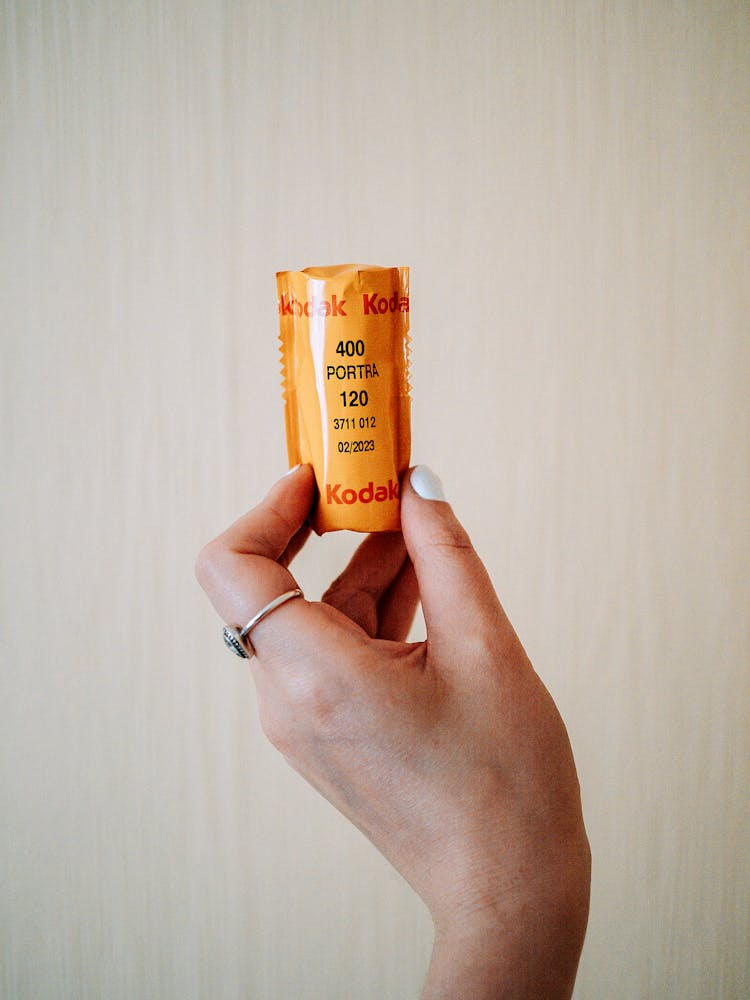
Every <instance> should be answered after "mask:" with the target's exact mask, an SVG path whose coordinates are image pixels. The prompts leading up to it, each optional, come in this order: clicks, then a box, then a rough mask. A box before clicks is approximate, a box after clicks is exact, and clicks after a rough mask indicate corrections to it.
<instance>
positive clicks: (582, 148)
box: [0, 0, 750, 1000]
mask: <svg viewBox="0 0 750 1000" xmlns="http://www.w3.org/2000/svg"><path fill="white" fill-rule="evenodd" d="M1 9H2V25H1V30H2V38H1V39H0V102H1V105H0V116H1V118H0V121H1V127H2V147H1V149H0V157H1V158H0V172H1V173H0V178H1V181H2V198H1V201H0V225H1V226H2V246H1V247H0V255H1V259H0V286H1V287H0V320H1V325H0V335H1V336H2V366H1V370H0V385H1V387H2V404H1V405H2V410H1V413H2V438H3V457H2V465H1V468H2V469H3V476H2V479H3V491H2V497H3V499H2V503H3V508H2V510H3V513H2V519H1V525H0V528H1V530H2V536H3V537H2V549H1V550H0V551H1V552H2V682H1V683H2V692H1V700H0V751H1V755H0V779H1V781H0V796H1V798H0V815H2V822H1V823H0V884H1V891H0V995H2V996H3V997H8V998H13V1000H16V998H19V1000H31V998H35V1000H36V998H39V1000H52V998H75V1000H79V998H80V1000H88V998H106V1000H133V998H136V997H137V998H139V1000H150V998H154V1000H172V998H174V1000H235V998H236V1000H239V998H252V1000H300V998H303V1000H304V998H309V1000H350V998H352V997H356V998H358V1000H403V998H406V997H416V996H417V995H418V992H419V988H420V984H421V982H422V979H423V976H424V973H425V970H426V967H427V963H428V959H429V953H430V946H431V923H430V920H429V915H428V914H427V912H426V910H425V909H424V907H423V906H422V904H421V902H420V901H419V900H418V899H416V898H415V897H414V896H413V895H412V893H411V890H410V889H409V888H408V886H407V885H406V884H405V883H404V882H403V881H402V880H401V878H400V877H399V876H398V875H397V874H396V873H394V872H393V871H392V870H391V869H390V868H389V866H388V865H387V864H386V863H385V862H384V861H383V860H382V859H381V857H380V856H379V855H378V854H376V852H375V851H374V849H373V848H372V847H371V845H370V844H369V843H368V842H367V841H366V840H364V838H363V837H362V835H361V834H360V833H359V832H358V831H356V830H354V829H352V828H350V827H349V826H348V825H347V823H346V821H345V820H343V819H342V818H341V817H340V816H339V815H338V814H337V813H335V812H334V811H333V809H332V808H331V807H330V806H329V805H328V804H327V803H326V802H325V801H323V800H322V799H319V798H318V796H317V793H315V792H314V791H313V790H312V789H310V788H309V787H308V786H306V785H305V784H304V782H303V781H302V779H301V778H299V777H298V776H297V775H296V774H295V773H294V772H293V771H292V770H291V769H290V768H289V767H288V766H287V765H286V763H285V761H284V760H283V758H282V757H280V756H279V755H278V754H277V753H276V751H274V750H273V749H272V748H271V747H270V746H269V745H267V744H266V742H265V740H264V737H263V736H262V734H261V733H260V730H259V726H258V723H257V714H256V707H255V698H254V691H253V689H252V685H251V680H250V676H249V675H248V673H247V671H246V670H243V668H242V665H241V664H240V663H239V661H236V660H234V659H233V658H231V657H230V656H229V655H228V654H227V652H226V650H225V649H224V647H223V645H222V643H221V638H220V634H219V622H218V620H216V618H215V617H214V615H213V612H212V611H211V609H210V607H209V606H208V603H207V601H206V600H205V599H204V597H203V595H202V594H201V593H200V592H199V590H198V587H197V585H196V584H195V582H194V580H193V576H192V565H193V559H194V556H195V553H196V552H197V550H198V549H199V547H200V546H201V544H202V543H203V542H204V541H206V540H207V539H208V538H210V537H212V536H213V535H214V534H215V533H217V532H218V531H219V530H220V529H222V528H223V527H224V526H225V525H226V523H228V521H229V520H230V519H233V518H234V517H236V516H237V515H238V514H239V513H241V512H242V511H243V510H244V509H246V508H247V507H248V506H250V505H251V504H252V503H253V502H255V500H256V499H257V498H258V497H259V496H260V495H261V494H262V493H263V492H264V491H265V489H266V487H267V486H268V485H269V484H270V483H271V482H272V481H273V480H274V479H275V478H276V476H277V475H279V474H280V473H281V472H282V471H283V470H284V468H285V447H284V440H283V417H282V408H281V401H280V393H279V375H278V372H279V365H278V357H277V344H276V329H277V319H276V313H275V286H274V272H275V271H276V270H277V269H280V268H288V267H303V266H306V265H308V264H312V263H337V262H342V261H345V260H357V261H363V262H374V263H396V264H410V265H411V267H412V269H413V271H412V325H413V334H414V354H413V364H414V369H413V383H414V457H415V460H421V461H426V462H429V463H430V464H431V465H432V466H433V467H434V468H435V469H436V470H437V471H438V473H440V474H441V475H442V476H443V479H444V481H445V483H446V487H447V489H448V491H449V495H450V496H451V498H452V499H453V501H454V506H455V508H456V510H457V512H458V513H459V515H460V516H461V517H462V518H463V519H464V521H465V523H466V525H467V527H468V528H469V530H470V532H471V534H472V536H473V538H474V541H475V543H476V545H477V547H478V548H479V550H480V552H481V553H482V554H483V555H484V557H485V560H486V562H487V564H488V567H489V569H490V571H491V573H492V576H493V578H494V580H495V581H496V584H497V587H498V590H499V592H500V594H501V597H502V599H503V601H504V603H505V605H506V608H507V610H508V612H509V614H510V616H511V619H512V620H513V621H514V623H515V624H516V626H517V629H518V631H519V632H520V634H521V636H522V638H523V639H524V641H525V644H526V646H527V648H528V650H529V653H530V655H531V658H532V660H533V661H534V663H535V665H536V667H537V669H538V671H539V672H540V674H541V675H542V677H543V679H544V680H545V682H546V683H547V685H548V686H549V688H550V690H551V691H552V693H553V695H554V696H555V698H556V699H557V701H558V703H559V705H560V708H561V710H562V713H563V716H564V717H565V719H566V720H567V723H568V726H569V730H570V734H571V739H572V742H573V746H574V750H575V752H576V756H577V760H578V764H579V770H580V776H581V781H582V785H583V792H584V804H585V812H586V817H587V823H588V828H589V832H590V836H591V841H592V847H593V853H594V883H593V902H592V913H591V923H590V930H589V934H588V939H587V944H586V947H585V950H584V955H583V959H582V965H581V972H580V977H579V983H578V987H577V993H576V997H577V998H578V1000H600V998H602V997H606V998H608V1000H620V998H622V1000H631V998H675V1000H677V998H679V1000H706V998H709V997H711V998H720V1000H729V998H741V997H747V996H748V995H749V994H750V968H749V964H748V962H749V960H748V948H747V942H748V940H750V913H749V907H750V903H749V901H750V847H749V845H748V831H749V830H750V808H749V806H748V787H749V786H750V752H749V751H750V746H749V741H748V704H749V699H748V695H749V693H750V692H749V687H750V682H749V680H748V677H749V674H748V653H749V652H750V648H749V647H750V643H749V642H748V623H747V610H748V607H749V606H750V593H749V591H748V562H749V561H750V541H749V535H748V511H750V487H749V477H748V467H749V466H748V444H747V430H748V417H749V416H750V414H749V413H748V410H749V406H748V398H749V390H748V369H749V365H748V362H749V361H750V358H749V354H750V320H749V316H750V283H749V281H748V272H749V268H748V265H749V263H750V254H749V250H750V247H749V246H748V242H749V234H750V121H749V118H750V7H748V4H747V3H745V2H743V0H738V2H720V0H717V2H713V3H706V2H698V0H694V2H653V0H643V2H636V0H622V2H618V0H614V2H597V0H571V2H568V3H550V2H544V0H509V2H502V3H490V2H484V3H471V2H470V3H460V2H458V0H442V2H439V3H438V2H429V3H428V2H407V3H396V2H391V0H385V2H380V3H378V4H370V3H363V2H359V0H355V2H344V0H340V2H328V3H325V2H307V3H303V2H297V0H287V2H279V3H257V2H244V3H240V2H236V3H234V2H228V0H225V2H220V0H204V2H200V0H184V2H151V3H149V2H137V0H133V2H126V0H120V2H107V0H103V2H94V0H76V2H73V0H67V2H63V0H61V2H54V0H18V2H15V3H13V2H4V3H2V5H1ZM354 541H355V539H353V538H352V537H350V536H347V535H344V534H342V535H335V536H326V537H324V538H323V539H314V540H313V542H312V543H311V544H310V546H309V548H308V550H306V552H305V553H304V554H303V556H302V557H301V558H300V561H299V571H298V575H299V578H300V580H301V581H302V583H303V585H304V586H305V589H306V590H307V591H308V592H309V593H311V594H314V593H315V592H318V593H320V592H321V591H322V590H323V589H324V587H325V585H326V583H327V581H328V580H330V579H331V577H332V576H334V575H335V574H336V573H337V572H338V570H339V569H340V567H341V565H342V563H343V561H344V560H345V558H346V557H347V555H348V553H349V552H350V551H351V549H352V548H353V545H354ZM418 632H419V629H416V631H415V635H416V634H418Z"/></svg>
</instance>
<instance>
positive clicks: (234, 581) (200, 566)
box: [195, 465, 315, 646]
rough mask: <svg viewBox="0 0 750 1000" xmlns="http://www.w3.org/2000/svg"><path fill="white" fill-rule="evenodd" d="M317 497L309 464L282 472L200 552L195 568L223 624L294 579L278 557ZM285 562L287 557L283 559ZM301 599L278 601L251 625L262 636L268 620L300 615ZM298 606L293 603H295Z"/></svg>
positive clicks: (251, 611)
mask: <svg viewBox="0 0 750 1000" xmlns="http://www.w3.org/2000/svg"><path fill="white" fill-rule="evenodd" d="M314 499H315V477H314V475H313V472H312V469H311V467H310V466H309V465H303V466H300V467H299V468H298V469H294V470H293V471H292V472H291V473H287V475H286V476H284V477H282V478H281V479H280V480H279V481H278V482H277V483H276V485H275V486H273V487H272V489H271V490H270V491H269V493H268V494H267V495H266V496H265V497H264V499H263V500H262V501H261V502H260V503H259V504H258V505H257V506H256V507H254V508H253V509H252V510H250V511H248V513H247V514H243V515H242V517H240V518H238V519H237V520H236V521H235V522H234V524H232V525H230V527H229V528H227V530H226V531H224V532H222V534H220V535H219V536H218V537H217V538H215V539H214V540H213V541H212V542H209V543H208V545H206V546H205V547H204V548H203V549H202V550H201V552H200V554H199V556H198V559H197V561H196V567H195V572H196V576H197V578H198V582H199V583H200V585H201V586H202V587H203V589H204V590H205V592H206V594H207V595H208V597H209V599H210V600H211V603H212V604H213V606H214V608H215V609H216V611H217V612H218V613H219V616H220V617H221V618H222V620H223V621H224V622H225V624H227V625H231V626H233V627H234V628H239V629H241V628H243V627H244V626H245V625H246V624H247V622H248V621H249V620H250V619H251V618H252V617H253V616H254V615H255V614H256V613H257V612H258V611H259V610H260V609H261V608H263V607H265V606H266V605H267V604H268V603H269V602H270V601H272V600H274V598H276V597H278V596H279V595H280V594H283V593H285V592H286V591H288V590H293V589H295V588H296V587H297V582H296V580H295V579H294V577H293V576H292V574H291V573H290V572H289V570H288V569H287V568H286V566H284V565H281V563H280V562H279V561H278V560H280V559H281V560H284V559H285V557H286V556H288V555H289V551H288V550H289V549H290V545H292V547H293V546H294V544H295V543H296V541H297V540H298V539H299V538H300V536H301V535H304V525H305V521H306V519H307V516H308V514H309V511H310V508H311V506H312V504H313V501H314ZM286 561H288V559H287V560H286ZM303 604H305V605H306V602H304V601H303V600H301V599H297V600H294V601H289V602H287V604H284V605H282V606H281V607H280V608H278V609H277V610H276V611H274V612H273V614H272V615H269V616H268V618H267V619H263V621H262V622H260V623H259V624H258V626H257V629H254V630H253V633H252V641H253V646H254V645H255V637H256V634H257V636H258V637H260V636H261V635H262V634H264V633H266V632H267V631H268V630H269V627H270V626H271V624H272V623H275V624H276V625H277V626H278V625H281V624H282V622H283V621H284V620H287V622H291V621H292V620H293V617H294V615H297V616H299V614H300V612H301V610H302V608H301V607H300V606H301V605H303ZM295 606H296V607H295Z"/></svg>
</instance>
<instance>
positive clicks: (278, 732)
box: [258, 707, 294, 755]
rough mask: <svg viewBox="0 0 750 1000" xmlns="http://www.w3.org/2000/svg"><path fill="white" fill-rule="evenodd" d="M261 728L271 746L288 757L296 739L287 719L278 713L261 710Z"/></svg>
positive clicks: (259, 713)
mask: <svg viewBox="0 0 750 1000" xmlns="http://www.w3.org/2000/svg"><path fill="white" fill-rule="evenodd" d="M258 715H259V719H260V728H261V729H262V730H263V733H264V735H265V737H266V739H267V740H268V742H269V743H270V744H271V746H273V747H275V748H276V749H277V750H278V751H279V752H280V753H282V754H284V755H286V754H287V753H289V752H290V751H291V749H292V746H293V744H294V737H293V733H292V730H291V727H290V725H289V722H288V720H287V719H285V718H283V717H282V716H280V715H279V714H278V713H276V712H270V711H268V710H267V709H264V708H262V707H261V708H260V709H259V712H258Z"/></svg>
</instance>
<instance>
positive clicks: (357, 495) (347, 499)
mask: <svg viewBox="0 0 750 1000" xmlns="http://www.w3.org/2000/svg"><path fill="white" fill-rule="evenodd" d="M386 500H398V482H395V483H394V481H393V480H392V479H389V480H388V485H387V486H375V484H374V483H373V482H372V480H370V482H369V483H368V484H367V486H363V487H362V489H361V490H360V491H359V492H357V490H353V489H351V488H350V487H347V489H345V490H342V489H341V483H334V484H331V483H326V503H338V504H342V503H346V504H353V503H357V501H359V503H372V502H373V501H375V503H384V502H385V501H386Z"/></svg>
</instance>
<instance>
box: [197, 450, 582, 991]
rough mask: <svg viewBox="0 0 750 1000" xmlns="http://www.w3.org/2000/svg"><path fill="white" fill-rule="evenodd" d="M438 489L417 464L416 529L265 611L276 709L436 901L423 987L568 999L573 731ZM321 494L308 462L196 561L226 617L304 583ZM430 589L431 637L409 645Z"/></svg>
mask: <svg viewBox="0 0 750 1000" xmlns="http://www.w3.org/2000/svg"><path fill="white" fill-rule="evenodd" d="M415 485H416V486H417V487H418V488H419V489H420V492H421V493H423V494H425V495H426V496H428V497H429V496H432V497H437V498H436V499H424V498H423V497H422V496H420V495H419V493H418V492H417V491H416V490H415V488H414V487H415ZM441 498H442V492H441V487H440V483H439V480H437V479H436V477H434V476H433V475H432V474H431V473H430V472H429V470H426V469H424V467H418V468H417V471H416V472H414V473H412V474H411V478H410V477H409V476H408V475H407V476H406V477H405V480H404V483H403V485H402V501H401V523H402V532H403V534H375V535H370V536H368V537H367V538H365V540H364V541H363V542H362V544H361V545H360V547H359V548H358V549H357V551H356V552H355V554H354V556H353V557H352V559H351V562H350V563H349V565H348V566H347V568H346V569H345V570H344V572H343V573H342V574H341V576H339V577H338V579H337V580H336V581H334V583H333V584H332V585H331V587H330V588H329V590H328V591H327V593H326V594H325V595H324V596H323V599H322V601H321V602H312V601H306V600H302V599H296V600H293V601H290V602H288V603H286V604H284V605H282V606H281V607H280V608H279V609H278V610H276V611H274V612H273V613H272V614H271V615H269V616H268V617H267V618H265V619H264V620H263V621H261V622H260V624H259V625H257V626H256V628H255V629H254V630H253V632H252V634H251V636H250V637H249V639H250V640H251V642H252V646H253V648H254V649H255V651H256V654H257V655H256V657H254V658H251V659H250V661H249V663H250V668H251V670H252V674H253V678H254V681H255V684H256V688H257V697H258V708H259V714H260V721H261V725H262V727H263V730H264V732H265V733H266V735H267V736H268V738H269V740H270V741H271V742H272V743H273V744H274V746H276V747H277V748H278V749H279V750H280V751H281V752H282V753H283V754H284V756H285V757H286V759H287V760H288V761H289V763H290V764H291V765H292V767H294V768H295V769H296V770H297V771H298V772H299V773H300V774H301V775H302V776H303V777H304V778H305V779H306V780H307V781H309V782H310V783H311V784H312V785H313V786H314V787H315V788H317V789H318V790H319V791H320V792H321V793H322V794H323V795H324V796H325V797H326V798H327V799H328V800H329V801H330V802H332V803H333V805H334V806H336V808H337V809H339V810H340V811H341V812H342V813H343V814H344V815H345V816H347V817H348V818H349V819H350V820H351V821H352V822H353V823H355V824H356V825H357V826H358V827H359V829H360V830H362V831H363V832H364V833H365V834H366V836H367V837H369V839H370V840H371V841H372V843H373V844H375V846H376V847H377V848H378V849H379V850H380V851H381V852H382V853H383V854H384V855H385V857H387V858H388V859H389V860H390V861H391V863H392V864H393V865H394V866H395V867H396V868H397V869H398V871H399V872H401V874H402V875H403V876H404V878H406V879H407V881H408V882H409V883H410V884H411V885H412V886H413V888H414V889H415V891H416V892H417V893H419V895H420V896H421V897H422V899H423V900H424V902H425V904H426V905H427V907H428V908H429V910H430V912H431V914H432V917H433V921H434V924H435V946H434V949H433V958H432V963H431V966H430V971H429V973H428V978H427V982H426V984H425V989H424V992H423V997H424V998H427V997H430V998H437V997H452V998H453V997H470V998H472V1000H478V998H481V997H493V998H494V997H506V996H507V997H514V998H518V997H529V998H530V997H534V998H535V1000H542V998H546V997H550V998H552V997H555V998H557V997H569V996H570V993H571V992H572V988H573V982H574V979H575V973H576V968H577V964H578V958H579V955H580V950H581V946H582V943H583V937H584V933H585V928H586V921H587V915H588V899H589V878H590V856H589V848H588V841H587V838H586V832H585V829H584V825H583V818H582V814H581V805H580V795H579V788H578V781H577V777H576V771H575V765H574V762H573V756H572V753H571V749H570V744H569V742H568V737H567V734H566V731H565V726H564V724H563V722H562V719H561V718H560V716H559V714H558V712H557V709H556V708H555V705H554V703H553V701H552V699H551V697H550V695H549V694H548V692H547V691H546V689H545V688H544V686H543V684H542V682H541V681H540V679H539V678H538V676H537V675H536V673H535V672H534V670H533V668H532V666H531V664H530V663H529V661H528V659H527V657H526V654H525V653H524V650H523V648H522V646H521V643H520V642H519V640H518V637H517V636H516V634H515V632H514V631H513V628H512V627H511V624H510V622H509V621H508V619H507V617H506V615H505V613H504V612H503V609H502V607H501V606H500V603H499V601H498V599H497V596H496V594H495V591H494V589H493V587H492V584H491V582H490V580H489V577H488V575H487V572H486V570H485V568H484V566H483V564H482V562H481V561H480V559H479V557H478V556H477V554H476V552H475V551H474V549H473V548H472V546H471V542H470V541H469V538H468V536H467V535H466V533H465V531H464V530H463V528H462V527H461V525H460V524H459V522H458V521H457V520H456V517H455V516H454V514H453V512H452V510H451V508H450V506H449V505H448V503H446V502H445V501H444V500H443V499H441ZM314 500H315V480H314V477H313V475H312V470H311V469H310V467H309V466H302V467H300V468H298V469H297V470H295V471H294V472H292V473H290V474H287V476H285V477H284V478H283V479H281V480H280V481H279V482H278V483H277V484H276V485H275V486H274V487H273V489H272V490H271V492H270V493H269V494H268V496H267V497H266V498H265V499H264V500H263V501H262V502H261V503H260V504H259V505H258V506H257V507H256V508H255V509H254V510H252V511H250V512H249V513H248V514H246V515H244V516H243V517H241V518H240V519H239V520H238V521H236V522H235V523H234V524H233V525H232V526H231V527H230V528H228V529H227V530H226V531H225V532H224V533H223V534H222V535H220V536H219V537H218V538H217V539H215V540H214V541H213V542H210V543H209V544H208V545H207V546H206V547H205V548H204V549H203V550H202V552H201V553H200V555H199V557H198V562H197V566H196V573H197V576H198V579H199V581H200V583H201V585H202V586H203V588H204V590H205V591H206V593H207V594H208V596H209V597H210V599H211V601H212V603H213V605H214V607H215V608H216V610H217V611H218V613H219V615H220V616H221V618H222V619H223V620H224V621H225V622H227V623H230V624H238V625H240V626H242V625H243V624H244V623H245V622H246V621H248V620H249V619H250V618H251V617H252V616H253V614H254V613H255V612H256V611H257V610H258V609H259V608H261V607H263V606H264V605H265V604H266V603H268V601H270V600H272V599H273V598H274V597H276V596H278V595H279V594H281V593H282V592H284V591H286V590H290V589H292V588H293V587H295V586H296V585H297V584H296V581H295V580H294V578H293V577H292V575H291V573H290V572H289V570H288V568H287V567H288V565H289V563H290V561H291V559H292V558H293V557H294V555H295V554H296V552H298V551H299V549H300V548H301V546H302V545H303V544H304V542H305V540H306V538H307V536H308V534H309V529H308V528H307V527H306V519H307V516H308V513H309V511H310V508H311V505H312V504H313V502H314ZM420 598H421V601H422V608H423V612H424V617H425V624H426V628H427V638H426V640H425V641H423V642H418V643H406V642H404V639H405V638H406V635H407V633H408V630H409V627H410V625H411V622H412V619H413V616H414V612H415V609H416V605H417V601H418V599H420Z"/></svg>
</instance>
